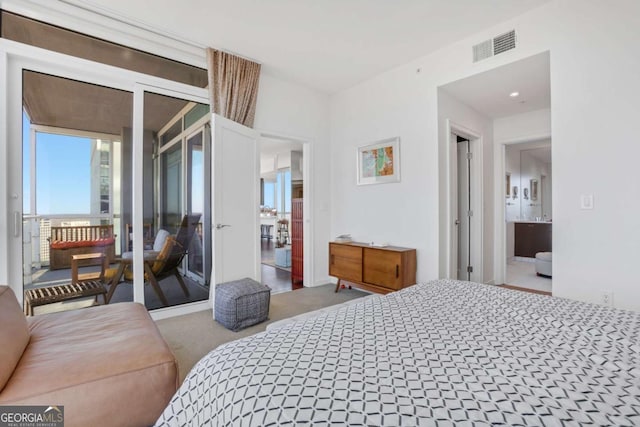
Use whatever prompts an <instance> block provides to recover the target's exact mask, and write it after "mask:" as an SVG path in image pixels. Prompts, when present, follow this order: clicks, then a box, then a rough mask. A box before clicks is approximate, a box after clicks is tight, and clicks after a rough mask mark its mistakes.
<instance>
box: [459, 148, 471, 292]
mask: <svg viewBox="0 0 640 427" xmlns="http://www.w3.org/2000/svg"><path fill="white" fill-rule="evenodd" d="M456 138H457V137H456ZM457 145H458V155H457V159H458V168H457V184H458V188H457V190H458V191H457V192H458V212H457V216H458V221H457V224H458V242H457V243H458V245H457V247H458V263H457V266H456V267H457V269H456V270H457V274H458V277H457V278H458V279H460V280H470V278H471V274H470V273H471V272H470V271H469V270H468V267H470V266H471V217H470V215H469V212H470V211H471V203H470V202H471V192H470V189H471V181H470V174H469V168H470V165H469V161H470V159H469V157H468V154H469V141H467V140H464V141H460V142H458V143H457Z"/></svg>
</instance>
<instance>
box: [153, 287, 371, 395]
mask: <svg viewBox="0 0 640 427" xmlns="http://www.w3.org/2000/svg"><path fill="white" fill-rule="evenodd" d="M334 289H335V285H331V284H328V285H323V286H318V287H315V288H303V289H298V290H295V291H292V292H285V293H281V294H277V295H272V296H271V307H270V308H269V320H267V321H266V322H263V323H260V324H258V325H254V326H251V327H249V328H247V329H244V330H242V331H240V332H232V331H230V330H228V329H226V328H224V327H223V326H222V325H220V324H219V323H218V322H216V321H214V320H213V316H212V313H211V310H207V311H201V312H198V313H193V314H187V315H185V316H179V317H173V318H171V319H163V320H158V321H157V325H158V328H159V329H160V332H161V333H162V335H163V336H164V338H165V340H167V342H168V343H169V346H170V347H171V350H172V351H173V354H175V356H176V358H177V359H178V366H179V368H180V382H181V383H182V381H183V380H184V378H185V377H186V375H187V374H188V373H189V371H190V370H191V368H192V367H193V366H194V365H195V364H196V363H197V362H198V360H200V359H201V358H202V357H203V356H204V355H205V354H207V353H209V352H210V351H211V350H213V349H214V348H216V347H218V346H219V345H220V344H224V343H226V342H229V341H233V340H237V339H239V338H243V337H246V336H249V335H253V334H256V333H258V332H262V331H264V330H265V329H266V327H267V325H268V324H269V323H271V322H274V321H276V320H280V319H285V318H287V317H291V316H295V315H298V314H300V313H305V312H307V311H312V310H317V309H319V308H323V307H327V306H330V305H334V304H340V303H342V302H345V301H348V300H351V299H354V298H359V297H363V296H365V295H367V293H365V292H362V291H359V290H355V289H350V290H349V289H344V290H341V291H340V292H339V293H337V294H336V293H335V292H334V291H333V290H334Z"/></svg>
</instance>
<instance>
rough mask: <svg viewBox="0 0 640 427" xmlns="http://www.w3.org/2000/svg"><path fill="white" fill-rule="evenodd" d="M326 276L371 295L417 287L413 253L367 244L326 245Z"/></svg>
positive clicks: (394, 247)
mask: <svg viewBox="0 0 640 427" xmlns="http://www.w3.org/2000/svg"><path fill="white" fill-rule="evenodd" d="M329 275H330V276H333V277H337V278H338V284H337V285H336V292H338V290H339V289H340V285H341V284H342V281H343V280H344V281H346V282H350V283H353V284H355V285H357V287H359V288H362V289H366V290H369V291H372V292H378V293H383V294H386V293H389V292H393V291H397V290H399V289H402V288H406V287H407V286H411V285H414V284H415V283H416V250H415V249H410V248H401V247H398V246H385V247H376V246H370V245H368V244H366V243H356V242H352V243H337V242H330V243H329Z"/></svg>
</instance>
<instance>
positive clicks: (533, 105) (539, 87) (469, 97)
mask: <svg viewBox="0 0 640 427" xmlns="http://www.w3.org/2000/svg"><path fill="white" fill-rule="evenodd" d="M442 89H444V90H445V91H447V92H448V93H450V94H451V95H453V96H454V97H455V98H457V99H458V100H460V101H462V102H464V103H465V104H467V105H469V106H470V107H472V108H473V109H475V110H476V111H479V112H481V113H483V114H484V115H485V116H487V117H490V118H498V117H506V116H511V115H514V114H520V113H526V112H529V111H534V110H540V109H543V108H550V106H551V86H550V76H549V53H548V52H545V53H541V54H538V55H535V56H532V57H529V58H525V59H522V60H520V61H516V62H513V63H511V64H507V65H504V66H502V67H498V68H494V69H492V70H489V71H486V72H484V73H481V74H476V75H474V76H471V77H468V78H466V79H462V80H458V81H455V82H453V83H449V84H447V85H445V86H443V87H442ZM514 91H517V92H519V93H520V95H518V96H517V97H515V98H512V97H510V96H509V94H510V93H511V92H514Z"/></svg>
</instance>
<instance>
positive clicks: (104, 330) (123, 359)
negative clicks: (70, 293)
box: [0, 303, 178, 426]
mask: <svg viewBox="0 0 640 427" xmlns="http://www.w3.org/2000/svg"><path fill="white" fill-rule="evenodd" d="M28 324H29V328H30V331H31V342H30V344H29V346H28V347H27V349H26V350H25V351H24V355H23V357H22V359H21V360H20V363H19V364H18V366H17V367H16V370H15V373H14V374H13V376H12V377H11V379H10V380H9V382H8V383H7V385H6V387H5V389H4V391H3V392H2V393H1V394H0V404H4V405H6V404H13V405H50V404H56V405H64V411H65V426H74V425H101V426H105V425H114V426H124V425H152V424H153V423H154V422H155V421H156V419H157V418H158V417H159V416H160V414H161V413H162V411H163V409H164V408H165V406H166V405H167V404H168V403H169V400H170V399H171V396H172V395H173V394H174V393H175V391H176V389H177V385H178V384H177V381H178V372H177V364H176V360H175V357H174V356H173V354H172V353H171V350H170V349H169V347H168V346H167V344H166V343H165V341H164V340H163V338H162V336H161V335H160V332H159V331H158V328H157V327H156V325H155V323H154V322H153V320H152V319H151V317H150V316H149V313H148V312H147V310H146V309H145V308H144V306H142V305H141V304H137V303H119V304H111V305H106V306H98V307H91V308H85V309H82V310H74V311H67V312H62V313H52V314H45V315H41V316H34V317H30V318H29V319H28Z"/></svg>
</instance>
